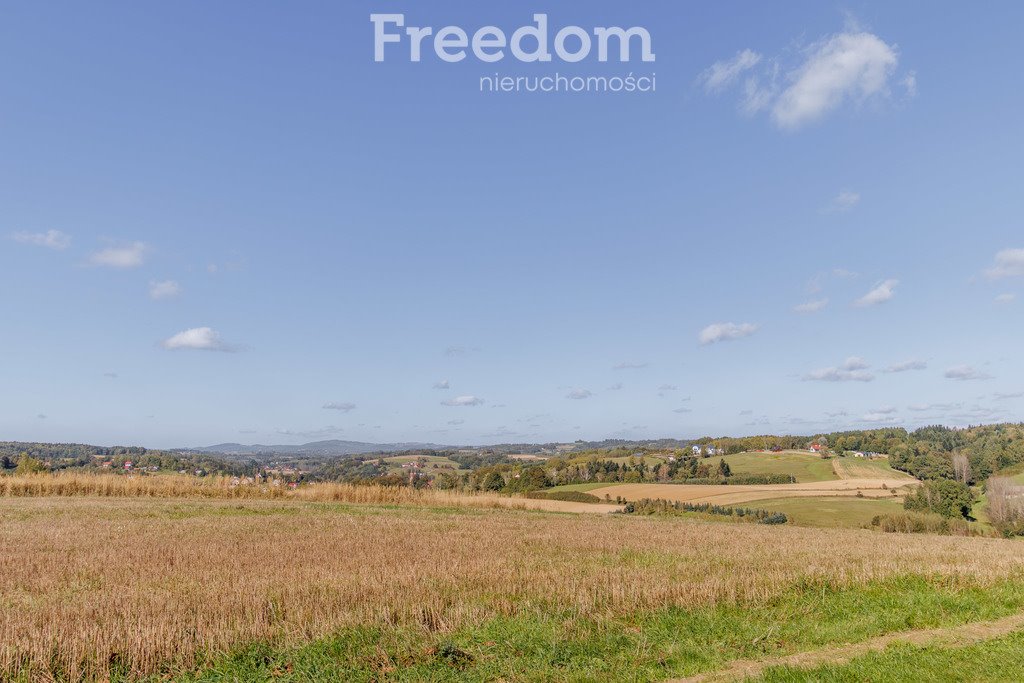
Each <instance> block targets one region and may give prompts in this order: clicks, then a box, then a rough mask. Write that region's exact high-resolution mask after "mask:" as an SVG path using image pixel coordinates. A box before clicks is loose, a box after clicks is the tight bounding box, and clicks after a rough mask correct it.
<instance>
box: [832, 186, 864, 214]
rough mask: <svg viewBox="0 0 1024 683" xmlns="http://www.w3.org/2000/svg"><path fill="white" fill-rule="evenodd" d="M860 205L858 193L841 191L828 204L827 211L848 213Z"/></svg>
mask: <svg viewBox="0 0 1024 683" xmlns="http://www.w3.org/2000/svg"><path fill="white" fill-rule="evenodd" d="M858 204H860V193H858V192H853V191H852V190H843V191H842V192H840V193H839V194H837V195H836V196H835V197H833V198H832V201H831V202H829V205H828V210H829V211H834V212H842V211H849V210H850V209H852V208H853V207H855V206H857V205H858Z"/></svg>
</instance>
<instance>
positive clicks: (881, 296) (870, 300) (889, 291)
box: [853, 280, 900, 308]
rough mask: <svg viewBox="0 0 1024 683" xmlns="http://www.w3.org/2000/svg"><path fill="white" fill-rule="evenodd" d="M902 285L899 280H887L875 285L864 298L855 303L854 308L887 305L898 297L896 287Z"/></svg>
mask: <svg viewBox="0 0 1024 683" xmlns="http://www.w3.org/2000/svg"><path fill="white" fill-rule="evenodd" d="M899 283H900V281H899V280H886V281H884V282H880V283H879V284H877V285H875V288H874V289H872V290H871V291H870V292H868V293H867V294H865V295H864V296H862V297H861V298H859V299H857V300H856V301H854V302H853V305H854V306H857V307H859V308H866V307H868V306H876V305H878V304H881V303H885V302H886V301H888V300H889V299H891V298H893V297H894V296H896V292H895V289H896V285H898V284H899Z"/></svg>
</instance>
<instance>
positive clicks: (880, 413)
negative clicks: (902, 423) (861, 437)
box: [858, 406, 897, 423]
mask: <svg viewBox="0 0 1024 683" xmlns="http://www.w3.org/2000/svg"><path fill="white" fill-rule="evenodd" d="M896 421H897V418H896V409H895V408H893V407H891V406H886V407H884V408H876V409H875V410H872V411H870V412H868V413H866V414H864V415H862V416H861V417H860V420H858V422H867V423H877V422H896Z"/></svg>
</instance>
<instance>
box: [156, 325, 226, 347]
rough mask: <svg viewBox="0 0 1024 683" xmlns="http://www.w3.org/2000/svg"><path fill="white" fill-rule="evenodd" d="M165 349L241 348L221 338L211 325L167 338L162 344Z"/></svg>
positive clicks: (194, 328)
mask: <svg viewBox="0 0 1024 683" xmlns="http://www.w3.org/2000/svg"><path fill="white" fill-rule="evenodd" d="M161 345H162V346H163V347H164V348H165V349H169V350H172V351H176V350H180V349H195V350H198V351H226V352H234V351H238V350H240V347H238V346H237V345H235V344H228V343H227V342H225V341H224V340H222V339H221V338H220V334H219V333H218V332H217V331H215V330H212V329H210V328H209V327H193V328H191V329H188V330H184V331H183V332H179V333H178V334H176V335H174V336H173V337H170V338H169V339H165V340H164V341H163V342H162V344H161Z"/></svg>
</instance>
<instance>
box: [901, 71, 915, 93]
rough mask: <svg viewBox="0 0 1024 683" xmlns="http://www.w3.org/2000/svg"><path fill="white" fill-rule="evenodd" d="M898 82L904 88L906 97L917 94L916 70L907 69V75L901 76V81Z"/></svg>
mask: <svg viewBox="0 0 1024 683" xmlns="http://www.w3.org/2000/svg"><path fill="white" fill-rule="evenodd" d="M900 84H901V85H902V86H903V88H904V89H905V90H906V92H907V97H915V96H917V72H916V71H908V72H907V75H906V76H904V77H903V80H902V81H900Z"/></svg>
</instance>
